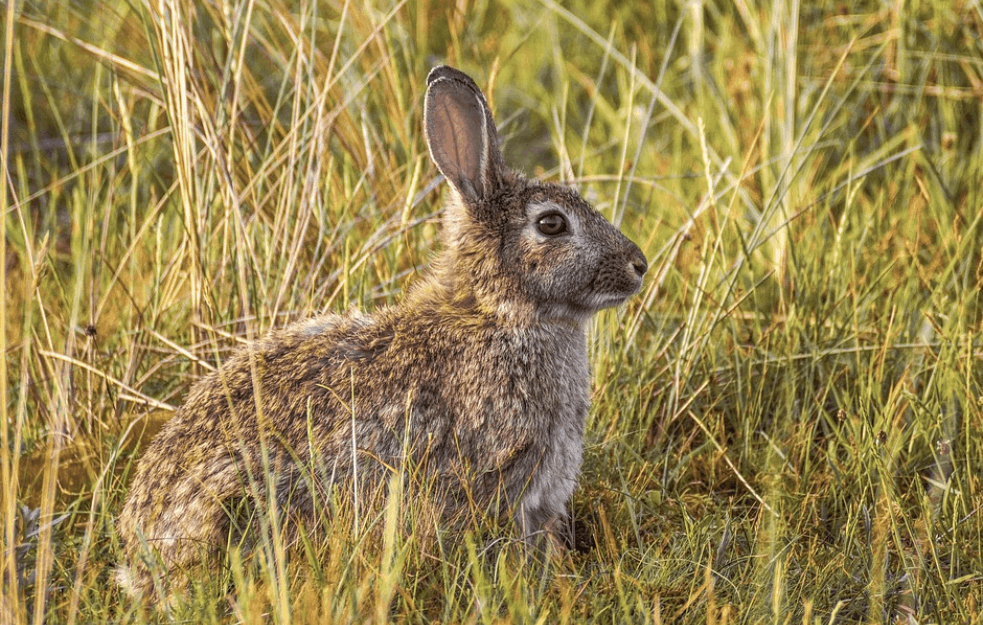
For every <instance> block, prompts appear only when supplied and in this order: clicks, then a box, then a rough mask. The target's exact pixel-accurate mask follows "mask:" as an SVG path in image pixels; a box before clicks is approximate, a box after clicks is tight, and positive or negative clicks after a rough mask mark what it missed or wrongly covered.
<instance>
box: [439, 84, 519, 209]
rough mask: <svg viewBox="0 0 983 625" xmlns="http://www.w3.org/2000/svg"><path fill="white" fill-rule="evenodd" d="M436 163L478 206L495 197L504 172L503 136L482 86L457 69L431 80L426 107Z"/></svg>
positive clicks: (469, 199) (445, 175)
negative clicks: (482, 91) (483, 201)
mask: <svg viewBox="0 0 983 625" xmlns="http://www.w3.org/2000/svg"><path fill="white" fill-rule="evenodd" d="M423 118H424V127H425V130H426V136H427V145H428V147H429V148H430V158H432V159H433V162H434V163H436V165H437V168H438V169H440V173H442V174H444V177H445V178H447V180H448V181H449V182H450V183H451V184H452V185H454V188H455V189H457V191H458V193H460V194H461V196H462V197H463V198H464V199H465V200H467V201H469V202H475V201H477V200H479V199H482V198H485V197H487V196H488V195H490V194H491V192H492V190H493V189H494V188H495V187H496V186H497V185H498V182H499V177H500V174H501V173H502V170H503V168H504V165H503V161H502V152H501V149H500V148H499V147H498V132H497V131H496V130H495V122H494V121H492V116H491V111H490V110H489V108H488V102H487V101H485V96H484V95H482V93H481V90H480V89H478V85H476V84H475V82H474V81H473V80H471V78H470V77H469V76H468V75H467V74H464V73H463V72H460V71H458V70H456V69H454V68H452V67H447V66H446V65H445V66H441V67H437V68H434V70H433V71H431V72H430V75H429V76H428V77H427V97H426V101H425V102H424V105H423Z"/></svg>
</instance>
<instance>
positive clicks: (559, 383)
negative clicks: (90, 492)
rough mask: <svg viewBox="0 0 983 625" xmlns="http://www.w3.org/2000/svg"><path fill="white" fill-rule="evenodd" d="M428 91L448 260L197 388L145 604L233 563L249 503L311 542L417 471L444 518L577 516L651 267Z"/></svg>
mask: <svg viewBox="0 0 983 625" xmlns="http://www.w3.org/2000/svg"><path fill="white" fill-rule="evenodd" d="M427 84H428V90H427V97H426V103H425V109H424V118H425V124H426V136H427V142H428V145H429V147H430V154H431V157H432V158H433V160H434V162H435V163H436V165H437V167H438V168H439V169H440V171H441V172H442V173H443V174H444V176H445V177H446V178H447V180H448V182H449V183H450V197H449V199H448V202H447V209H446V214H445V216H444V221H443V235H442V236H443V251H442V252H441V253H440V254H439V255H438V256H437V257H436V258H435V259H434V261H433V264H432V268H431V270H430V271H429V273H428V275H427V277H426V278H425V279H424V280H423V281H422V283H421V284H418V285H417V286H416V287H415V288H414V289H412V290H410V291H409V292H408V293H407V295H406V296H405V298H404V299H403V301H402V302H401V303H400V304H399V305H398V306H394V307H392V308H387V309H383V310H380V311H378V312H376V313H374V314H371V315H365V314H360V313H355V312H353V313H349V314H346V315H325V316H321V317H317V318H314V319H310V320H307V321H303V322H300V323H297V324H294V325H292V326H289V327H287V328H285V329H283V330H279V331H274V332H271V333H270V334H269V335H268V336H267V337H266V338H264V339H263V340H261V341H259V342H258V343H256V344H254V345H251V346H250V347H248V348H244V349H241V350H239V351H238V352H237V353H236V354H235V355H233V356H232V357H231V358H230V359H229V360H228V362H226V363H225V364H224V365H223V367H222V368H221V370H220V371H218V372H216V373H213V374H211V375H209V376H207V377H205V378H203V379H202V380H201V381H199V382H198V383H197V384H195V385H194V387H193V388H192V389H191V391H190V393H189V394H188V397H187V399H186V401H185V402H184V405H183V406H182V407H181V409H180V410H179V412H178V413H177V416H175V417H174V419H172V420H171V421H170V422H168V423H167V425H166V426H165V427H164V429H163V431H161V433H160V434H159V435H158V436H157V437H156V438H155V439H154V441H153V443H152V444H151V445H150V447H149V448H148V449H147V451H146V453H145V454H144V456H143V458H142V459H141V461H140V463H139V465H138V467H137V471H136V475H135V477H134V479H133V483H132V486H131V487H130V492H129V495H128V498H127V500H126V504H125V506H124V508H123V511H122V514H121V515H120V518H119V529H120V535H121V536H122V539H123V542H124V545H125V550H126V557H127V564H126V565H124V566H121V567H120V569H119V575H118V578H119V581H120V583H121V584H123V585H124V587H125V588H127V589H128V590H129V591H130V592H132V593H135V594H140V593H146V592H148V591H151V590H152V587H153V583H152V577H151V575H150V572H149V567H148V566H147V563H148V562H149V561H150V560H149V559H148V557H149V558H150V559H157V560H158V561H159V562H160V563H162V564H163V567H164V571H166V572H170V573H171V574H173V575H174V576H179V575H181V572H182V571H187V570H188V569H189V568H190V567H194V566H199V565H200V564H201V562H202V558H203V557H207V555H208V554H209V553H217V552H220V550H221V548H222V546H223V545H225V544H227V541H228V537H229V533H230V530H231V520H230V509H231V508H233V507H234V506H235V505H236V502H241V501H252V502H253V503H254V504H260V505H266V504H268V503H270V501H271V500H272V501H275V502H276V504H277V507H278V509H280V510H282V511H283V513H284V518H285V519H286V520H287V522H295V523H300V524H304V526H305V529H307V530H311V529H314V528H313V526H315V525H316V520H317V518H319V517H318V515H317V514H316V510H315V509H316V507H317V506H319V505H321V504H320V503H318V502H319V501H321V502H323V501H324V499H322V498H326V497H327V496H328V494H329V493H330V492H331V491H332V489H333V488H340V489H347V492H349V493H350V494H358V493H360V492H369V490H371V489H373V488H379V487H380V485H381V486H382V490H383V491H384V485H385V483H386V480H385V478H386V476H388V475H390V474H391V472H393V471H399V470H401V467H404V466H405V464H406V461H407V460H410V461H412V462H413V465H414V467H416V470H418V471H419V470H422V471H423V472H425V473H426V474H427V476H428V478H429V479H430V480H432V484H433V488H432V490H431V491H430V494H431V497H432V498H433V499H434V503H435V506H436V507H435V509H436V510H438V511H439V514H440V515H441V518H445V519H454V518H458V517H459V516H460V515H461V513H462V512H469V513H472V514H473V513H475V512H478V513H481V514H484V515H488V516H491V517H492V518H506V517H507V516H508V515H513V516H514V518H515V520H516V525H517V527H518V528H519V531H521V532H522V533H523V535H526V536H531V535H533V534H535V533H537V532H539V531H541V530H548V529H549V528H550V527H551V526H552V525H553V524H554V523H556V522H557V521H558V520H562V519H563V518H564V517H565V515H566V502H567V500H568V499H569V498H570V494H571V493H572V492H573V489H574V486H575V484H576V480H577V474H578V472H579V470H580V464H581V454H582V447H583V429H584V419H585V417H586V415H587V409H588V402H589V397H588V396H589V390H590V377H589V372H588V365H587V344H586V336H585V326H586V324H587V322H588V320H589V318H590V316H591V315H592V314H594V313H595V312H597V311H598V310H601V309H602V308H605V307H609V306H614V305H617V304H619V303H621V302H623V301H624V300H625V299H626V298H628V297H629V296H631V295H632V294H634V293H635V292H636V291H638V289H639V288H640V286H641V284H642V277H643V275H644V273H645V271H646V261H645V257H644V255H643V254H642V252H641V251H640V250H639V249H638V247H637V246H636V245H635V244H634V243H632V242H631V241H629V240H628V239H627V238H625V237H624V236H623V235H622V234H621V233H620V232H619V231H618V230H617V229H616V228H614V227H613V226H612V225H611V224H610V223H608V222H607V221H606V220H605V219H604V218H603V217H602V216H601V215H600V214H599V213H598V212H597V211H596V210H594V209H593V208H592V207H591V206H590V205H589V204H588V203H587V202H586V201H585V200H584V199H583V198H582V197H581V196H580V195H578V194H577V193H576V192H575V191H573V190H571V189H569V188H567V187H564V186H560V185H556V184H546V183H539V182H535V181H530V180H528V179H526V178H525V177H523V176H522V175H520V174H518V173H516V172H513V171H511V170H509V169H508V168H507V167H506V166H505V164H504V162H503V159H502V154H501V151H500V149H499V140H498V135H497V133H496V130H495V125H494V122H493V121H492V117H491V112H490V110H489V108H488V105H487V103H486V101H485V98H484V96H483V95H482V94H481V92H480V90H479V89H478V87H477V85H475V83H474V82H473V81H472V80H471V79H470V78H469V77H468V76H466V75H465V74H463V73H461V72H459V71H457V70H455V69H452V68H450V67H438V68H436V69H434V70H433V71H432V72H431V73H430V76H429V77H428V79H427ZM557 216H559V217H557ZM558 230H559V231H558ZM353 428H354V432H353V431H352V430H353ZM353 446H354V449H353ZM264 450H265V451H264ZM264 453H265V454H266V459H265V460H264V459H263V454H264ZM264 462H265V464H264ZM264 466H267V467H272V479H270V480H269V481H268V482H267V481H266V480H265V478H264V477H263V475H262V467H264ZM356 479H357V487H356V484H355V480H356ZM270 484H272V486H271V485H270ZM271 490H272V491H273V492H275V495H273V496H271V494H270V493H271ZM375 492H382V491H379V490H377V491H375ZM383 494H384V493H383Z"/></svg>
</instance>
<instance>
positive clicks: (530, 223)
mask: <svg viewBox="0 0 983 625" xmlns="http://www.w3.org/2000/svg"><path fill="white" fill-rule="evenodd" d="M424 119H425V129H426V137H427V143H428V146H429V148H430V156H431V158H432V159H433V161H434V163H436V165H437V167H438V168H439V169H440V172H441V173H442V174H443V175H444V177H445V178H446V179H447V181H448V182H449V183H450V186H451V189H452V193H451V197H450V199H449V201H448V206H447V210H446V213H445V216H444V221H443V238H444V245H445V250H444V253H443V255H442V256H441V257H440V258H439V259H437V261H436V262H435V271H436V277H437V282H438V283H439V284H440V288H442V289H445V295H446V296H449V297H450V298H451V299H453V300H455V301H456V302H458V303H459V304H466V305H469V306H475V307H477V308H479V309H481V310H483V311H484V312H487V313H490V314H493V315H495V316H499V317H503V318H510V319H513V320H527V321H538V320H543V321H545V320H561V319H563V320H571V321H575V322H577V323H583V322H584V321H586V320H587V319H588V318H589V317H590V315H591V314H593V313H595V312H597V311H599V310H601V309H602V308H607V307H609V306H615V305H617V304H620V303H621V302H623V301H624V300H625V299H627V298H628V297H629V296H631V295H632V294H634V293H635V292H636V291H638V289H639V288H640V287H641V285H642V277H643V276H644V274H645V271H646V269H647V264H646V260H645V256H644V255H643V254H642V252H641V250H639V249H638V246H636V245H635V244H634V243H632V242H631V241H630V240H628V238H626V237H625V236H624V235H623V234H621V232H619V231H618V229H617V228H615V227H614V226H612V225H611V224H610V223H609V222H608V221H607V220H606V219H604V217H602V216H601V214H600V213H598V212H597V211H596V210H595V209H594V208H593V207H591V206H590V204H588V203H587V201H586V200H584V199H583V198H582V197H581V196H580V195H579V194H578V193H577V192H576V191H574V190H573V189H570V188H568V187H565V186H561V185H557V184H552V183H540V182H535V181H531V180H528V179H527V178H525V177H524V176H522V175H521V174H519V173H517V172H514V171H512V170H510V169H509V168H508V167H506V165H505V162H504V160H503V158H502V152H501V149H500V147H499V138H498V133H497V131H496V130H495V123H494V121H493V120H492V116H491V111H490V110H489V108H488V103H487V102H486V100H485V97H484V96H483V95H482V93H481V91H480V90H479V89H478V86H477V85H476V84H475V83H474V81H473V80H471V78H470V77H468V76H467V75H466V74H463V73H462V72H460V71H458V70H456V69H453V68H450V67H446V66H443V67H437V68H435V69H434V70H433V71H431V72H430V76H429V77H428V78H427V96H426V102H425V105H424Z"/></svg>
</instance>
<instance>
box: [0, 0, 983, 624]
mask: <svg viewBox="0 0 983 625" xmlns="http://www.w3.org/2000/svg"><path fill="white" fill-rule="evenodd" d="M3 13H4V27H3V33H4V35H3V47H2V52H3V59H4V65H3V68H4V70H3V81H4V82H3V84H4V87H3V95H2V106H3V115H4V119H6V120H8V122H7V123H4V124H2V128H0V141H2V146H3V150H2V154H3V157H2V158H3V163H2V168H0V169H2V170H3V172H4V182H5V184H3V185H0V189H2V190H0V204H2V205H3V207H4V220H5V221H4V234H5V236H4V237H3V239H0V256H2V258H3V261H4V262H3V264H2V265H0V272H2V273H3V284H4V287H5V288H4V290H3V291H2V295H0V297H2V298H3V301H2V302H0V303H2V304H3V305H2V306H0V315H2V317H0V321H2V325H3V330H4V331H3V332H0V341H3V343H0V347H2V348H3V349H2V351H3V353H4V356H5V357H4V358H3V359H0V385H2V386H0V391H2V392H0V395H2V397H3V398H4V401H3V402H2V403H0V410H2V415H0V417H2V418H0V422H2V424H3V426H2V427H0V434H2V441H0V442H2V446H0V470H2V478H3V484H2V496H0V504H2V508H0V519H2V526H3V535H4V538H3V544H4V545H5V546H6V547H5V549H4V552H3V561H2V565H0V568H2V570H3V576H2V579H3V586H2V593H3V594H2V595H0V623H5V622H32V623H42V622H44V623H48V622H50V623H60V622H67V623H85V622H120V623H140V622H144V621H147V620H151V621H153V620H161V619H165V618H166V617H165V616H164V615H161V614H151V613H148V612H146V611H144V610H143V609H142V608H141V607H140V606H137V605H132V604H131V602H129V600H127V599H126V598H125V597H121V596H120V594H119V591H118V590H117V589H116V588H115V586H114V585H113V583H112V580H111V568H112V566H113V565H114V563H115V561H116V559H117V558H118V557H119V555H120V545H119V542H118V538H117V536H116V531H115V528H114V525H113V523H114V521H113V519H114V516H115V515H116V514H117V513H118V511H119V509H120V507H121V504H122V500H123V498H124V497H125V494H126V488H127V479H128V476H129V474H130V473H131V471H132V468H133V463H134V461H135V459H136V458H137V457H138V455H139V448H140V446H141V444H143V443H144V442H145V441H146V440H147V439H148V437H149V432H152V431H154V430H155V429H156V428H157V427H159V425H160V423H161V422H163V421H164V420H166V418H167V417H168V416H169V415H170V414H171V411H172V410H173V408H174V407H175V406H177V405H179V404H180V401H181V397H182V396H183V394H184V392H185V391H186V390H187V388H188V386H189V385H190V384H191V382H192V381H193V380H194V379H195V378H196V377H198V376H199V375H201V374H203V373H205V372H207V371H208V370H210V369H211V368H213V367H215V366H217V365H218V364H219V363H221V361H222V360H223V359H224V358H225V357H226V356H227V355H228V353H229V350H230V349H232V348H233V347H234V346H236V345H238V344H240V343H241V342H242V341H244V340H248V339H251V338H254V337H257V336H260V335H262V334H263V333H264V332H265V331H266V330H268V329H269V328H272V327H277V326H282V325H283V324H285V323H287V322H288V321H290V320H293V319H299V318H302V317H305V316H308V315H310V314H312V313H314V312H316V311H323V310H334V311H338V310H344V309H346V308H348V307H351V306H357V307H360V308H364V309H373V308H378V307H380V306H383V305H385V304H387V303H391V302H393V301H395V300H397V299H398V298H399V294H400V292H401V289H402V288H404V286H405V285H407V284H410V283H412V281H413V279H414V277H415V276H416V275H417V274H418V273H419V272H420V271H421V269H422V268H423V267H424V266H425V265H426V262H427V259H428V257H429V256H430V253H431V248H432V245H433V241H434V239H435V236H436V232H437V229H438V227H439V225H438V224H439V221H438V218H439V215H438V211H439V207H440V199H439V198H440V194H441V187H440V186H439V185H438V184H437V181H436V179H435V175H436V172H435V169H434V168H433V167H432V166H431V165H430V162H429V158H428V155H427V153H426V149H425V146H424V143H423V140H422V132H421V100H422V94H423V89H424V78H425V76H426V73H427V71H428V69H429V68H430V66H431V65H433V64H435V63H437V62H449V63H451V64H454V65H456V66H458V67H461V68H462V69H464V70H465V71H468V72H469V73H471V74H472V75H474V76H475V78H476V79H477V81H478V83H479V84H480V85H481V86H482V87H483V88H484V89H486V92H487V93H488V94H489V97H490V99H491V101H492V103H493V104H492V105H493V108H494V109H495V111H496V116H497V119H498V121H499V124H500V126H501V130H502V134H503V136H504V137H505V138H506V146H505V153H506V156H507V158H509V159H511V161H512V162H513V163H514V164H515V165H517V166H519V167H520V168H522V169H524V170H525V171H527V172H528V173H530V174H534V175H536V176H540V177H543V178H547V179H554V180H556V179H559V180H564V181H567V182H569V183H571V184H575V185H577V186H578V188H580V189H581V190H582V191H583V192H584V193H585V194H586V195H587V196H588V197H589V198H590V199H591V200H592V201H593V202H594V203H595V204H596V205H597V207H598V208H599V209H600V210H601V211H602V212H604V213H605V215H607V216H608V217H609V218H611V219H613V220H615V221H617V222H619V223H620V225H621V227H622V229H623V230H624V231H625V232H626V234H628V235H629V236H630V237H632V238H633V239H634V240H635V241H637V242H638V243H639V245H640V246H641V247H642V249H643V250H644V251H645V252H646V254H647V256H648V258H649V259H650V266H651V269H650V272H649V275H648V276H647V278H646V284H645V287H644V289H643V291H642V293H640V294H639V295H638V296H637V297H635V298H634V299H633V300H632V301H631V302H630V303H629V304H628V305H627V306H626V307H625V308H624V309H622V310H618V311H608V312H605V313H602V314H601V315H600V316H599V317H598V319H597V321H596V323H595V327H594V332H593V334H592V343H591V360H592V363H593V369H594V400H593V406H592V412H591V417H590V419H589V423H588V434H587V441H586V453H585V465H584V470H583V476H582V479H581V484H580V487H579V489H578V490H577V492H576V493H575V495H574V499H573V502H572V510H573V513H574V515H575V516H576V518H577V519H578V523H579V525H578V527H579V530H580V534H579V536H580V542H581V546H582V549H580V550H577V551H573V552H571V553H569V554H566V556H565V557H564V558H562V559H561V560H560V561H558V562H556V563H555V564H554V568H553V570H552V571H551V572H550V573H549V574H544V572H543V571H542V570H541V569H540V568H539V567H537V566H535V565H533V564H531V563H526V562H524V561H523V560H521V559H518V558H517V554H516V553H514V550H513V549H512V548H511V547H510V546H506V547H505V548H502V549H493V550H488V549H487V548H486V545H485V544H484V543H483V542H482V541H481V540H480V539H478V538H475V537H474V536H471V537H467V538H466V539H464V540H460V541H458V542H456V543H454V544H453V545H451V546H449V547H448V548H446V549H444V550H443V551H441V552H439V553H437V554H436V555H434V553H433V550H432V549H429V548H427V545H426V544H425V543H426V541H425V538H424V534H426V531H425V530H426V528H423V527H417V524H418V523H419V521H418V520H415V517H414V513H415V512H416V510H415V508H414V506H413V505H412V504H406V505H404V506H395V505H394V506H391V507H389V508H387V509H385V510H383V511H381V512H380V513H379V515H378V516H376V517H373V518H372V519H368V520H366V521H365V522H363V523H362V524H361V525H360V527H359V530H358V532H354V531H353V524H352V523H351V519H347V520H346V519H342V518H338V519H327V520H326V525H327V530H326V531H328V532H330V533H331V536H333V539H332V541H331V545H332V547H331V549H329V550H328V552H327V553H314V552H311V553H310V554H305V555H303V556H301V557H295V558H293V559H292V562H294V565H292V566H290V567H284V566H283V554H282V551H281V550H279V549H277V548H276V547H277V544H276V543H277V541H276V539H275V536H272V537H271V538H270V539H269V540H268V542H267V543H266V544H264V545H263V548H262V549H260V555H258V556H257V557H256V558H254V560H253V561H252V562H248V563H238V562H237V561H236V560H235V559H233V562H232V564H231V565H230V567H229V568H228V570H227V572H226V577H227V579H228V580H229V582H230V583H231V584H232V585H233V587H234V588H235V589H236V594H235V596H234V599H232V600H231V601H227V600H223V601H216V600H215V599H214V597H212V598H211V599H209V595H208V593H207V590H208V588H213V589H214V583H213V582H212V580H204V581H203V582H202V588H201V589H200V590H201V591H202V592H201V593H200V597H199V599H198V600H196V601H197V602H195V601H193V602H192V604H191V605H189V606H185V608H184V610H183V611H181V610H179V611H178V612H176V613H174V614H172V615H171V616H172V617H173V618H174V619H176V620H182V619H183V620H186V621H189V622H259V621H262V622H275V623H293V622H297V623H305V622H350V621H358V622H383V621H388V620H393V621H400V622H430V621H432V620H438V621H443V622H469V623H471V622H481V623H493V622H496V623H497V622H542V623H547V622H549V623H554V622H560V623H566V622H611V623H627V622H632V623H635V622H637V623H751V622H754V623H757V622H768V623H809V624H813V623H816V624H819V623H824V624H825V623H848V622H849V623H852V622H870V623H887V622H889V623H897V622H904V623H915V622H917V623H979V622H980V621H981V620H983V619H981V614H983V607H981V606H983V553H981V550H983V514H981V510H980V508H981V503H980V502H981V501H983V496H981V488H983V484H981V479H980V476H981V475H983V442H981V441H983V438H981V436H980V432H981V431H983V399H981V395H983V393H981V386H983V353H981V350H983V342H981V331H983V307H981V304H983V302H981V299H980V293H981V289H983V252H981V248H983V225H981V214H983V210H981V209H983V194H981V191H980V189H981V188H983V173H981V172H983V125H981V119H983V46H981V43H980V41H981V40H983V12H981V10H980V7H979V5H978V4H974V3H970V2H961V1H957V2H948V1H942V0H926V1H924V2H909V3H896V4H884V3H875V2H861V3H859V4H857V3H854V4H842V3H841V4H835V3H828V2H819V3H798V2H791V3H780V2H776V3H773V4H769V3H765V4H763V5H760V6H758V5H751V4H749V3H746V2H737V3H733V4H731V3H725V2H714V1H712V0H707V1H706V2H701V3H695V2H689V3H682V2H669V1H663V0H656V1H655V2H651V3H627V2H625V3H619V2H613V1H612V2H585V1H582V0H575V1H574V2H571V3H564V4H563V5H561V4H560V3H557V2H554V0H540V1H539V2H515V3H507V4H501V3H488V2H464V3H458V5H457V8H451V9H448V8H445V7H443V6H439V5H437V4H433V5H431V3H427V2H410V1H409V0H404V1H402V2H398V3H374V4H373V3H363V4H358V5H357V6H356V5H355V4H346V3H341V2H330V3H312V2H300V3H296V4H289V5H288V4H286V3H284V2H283V1H282V0H268V1H267V2H249V1H240V2H224V3H192V2H186V1H182V0H165V1H164V2H161V3H156V2H140V1H137V2H115V3H102V2H91V1H82V2H73V3H53V2H33V1H31V0H27V1H25V2H19V3H6V4H5V5H4V6H3ZM401 527H408V528H409V530H410V531H401V530H400V528H401ZM417 530H419V531H417ZM210 583H212V584H213V585H212V586H209V584H210Z"/></svg>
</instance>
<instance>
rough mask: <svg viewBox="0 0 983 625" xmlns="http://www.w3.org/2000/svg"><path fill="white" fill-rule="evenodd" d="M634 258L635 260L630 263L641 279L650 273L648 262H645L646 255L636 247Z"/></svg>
mask: <svg viewBox="0 0 983 625" xmlns="http://www.w3.org/2000/svg"><path fill="white" fill-rule="evenodd" d="M632 256H633V258H632V259H631V260H629V261H628V263H629V264H630V265H631V268H632V269H634V270H635V274H636V275H638V277H639V278H642V277H644V276H645V272H646V271H648V268H649V264H648V261H646V260H645V254H642V250H640V249H638V247H636V248H635V250H634V254H632Z"/></svg>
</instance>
